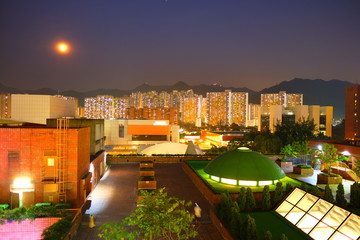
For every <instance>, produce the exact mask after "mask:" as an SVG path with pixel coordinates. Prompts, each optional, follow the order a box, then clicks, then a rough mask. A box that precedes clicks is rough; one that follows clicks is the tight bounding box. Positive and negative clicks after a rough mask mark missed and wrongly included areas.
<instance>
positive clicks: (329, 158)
mask: <svg viewBox="0 0 360 240" xmlns="http://www.w3.org/2000/svg"><path fill="white" fill-rule="evenodd" d="M316 159H320V160H322V161H323V162H324V163H325V164H326V169H327V171H328V172H329V175H330V174H331V165H332V164H334V163H336V162H342V161H348V160H349V158H348V157H346V156H344V155H339V154H338V153H337V148H335V146H334V145H332V144H328V143H324V144H323V145H322V149H319V150H317V151H316Z"/></svg>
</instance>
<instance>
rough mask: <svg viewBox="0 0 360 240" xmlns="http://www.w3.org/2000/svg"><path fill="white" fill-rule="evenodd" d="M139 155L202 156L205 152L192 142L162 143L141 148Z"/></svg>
mask: <svg viewBox="0 0 360 240" xmlns="http://www.w3.org/2000/svg"><path fill="white" fill-rule="evenodd" d="M138 153H140V154H145V155H148V156H151V155H153V154H170V155H171V154H174V155H177V154H192V155H200V154H203V152H202V151H201V150H200V148H199V146H196V145H194V144H193V143H192V142H189V144H181V143H173V142H168V143H160V144H155V145H151V146H148V147H145V148H139V150H138Z"/></svg>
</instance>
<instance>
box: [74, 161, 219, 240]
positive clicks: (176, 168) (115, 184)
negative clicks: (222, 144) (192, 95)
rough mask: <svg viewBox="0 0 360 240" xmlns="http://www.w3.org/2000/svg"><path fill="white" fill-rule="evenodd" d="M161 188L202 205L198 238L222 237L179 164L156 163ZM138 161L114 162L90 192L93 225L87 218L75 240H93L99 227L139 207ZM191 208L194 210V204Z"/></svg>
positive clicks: (212, 238) (206, 203) (89, 211)
mask: <svg viewBox="0 0 360 240" xmlns="http://www.w3.org/2000/svg"><path fill="white" fill-rule="evenodd" d="M154 169H155V176H156V179H157V181H158V188H161V187H166V189H167V190H166V191H167V192H168V193H169V195H171V196H175V197H178V198H180V199H184V200H187V201H192V202H193V203H195V202H196V203H198V204H199V205H200V207H201V208H202V220H201V223H200V228H199V233H200V236H199V237H198V238H197V239H199V240H200V239H201V240H221V239H222V237H221V236H220V234H219V232H218V231H217V229H216V228H215V227H214V226H213V224H212V223H211V222H210V218H209V214H208V212H209V209H210V205H209V204H208V202H207V200H206V199H205V198H204V197H203V195H202V194H201V193H200V192H199V191H198V189H197V188H196V187H195V186H194V184H193V183H192V182H191V180H190V179H189V177H188V176H187V175H186V174H185V173H184V171H183V170H182V168H181V164H179V163H157V164H155V165H154ZM138 176H139V164H119V165H112V166H111V168H110V171H108V172H107V174H106V175H105V176H104V177H103V178H102V180H101V181H100V183H99V184H98V185H97V187H96V188H95V190H94V191H93V192H92V193H91V197H90V199H92V204H91V207H90V209H89V210H87V211H86V214H92V215H94V217H95V225H96V227H94V228H92V229H91V228H89V226H88V221H87V220H86V219H85V220H84V221H83V225H82V226H80V228H79V230H78V233H77V235H76V237H75V239H79V240H92V239H100V238H99V237H97V235H98V233H99V231H98V227H99V226H100V225H101V224H103V223H105V222H111V221H120V220H121V219H124V218H125V217H127V216H129V215H130V214H131V213H132V212H133V211H134V210H135V208H136V204H135V201H136V196H137V179H138ZM189 210H190V211H192V210H193V208H192V207H191V208H190V209H189Z"/></svg>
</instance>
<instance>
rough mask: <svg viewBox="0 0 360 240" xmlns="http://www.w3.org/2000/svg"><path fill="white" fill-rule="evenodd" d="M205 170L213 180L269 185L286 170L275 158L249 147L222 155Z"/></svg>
mask: <svg viewBox="0 0 360 240" xmlns="http://www.w3.org/2000/svg"><path fill="white" fill-rule="evenodd" d="M204 171H205V172H206V173H207V174H209V175H210V178H212V179H213V180H216V181H219V182H223V183H229V184H233V185H254V186H256V185H267V184H273V183H275V182H274V181H276V180H279V179H281V178H284V177H285V173H284V171H283V170H282V169H281V168H280V167H279V166H278V165H277V164H276V163H275V162H274V161H273V160H271V159H270V158H268V157H267V156H265V155H263V154H261V153H258V152H253V151H251V150H250V149H248V148H239V149H236V150H233V151H229V152H226V153H224V154H222V155H220V156H219V157H217V158H215V159H214V160H212V161H211V162H210V163H209V164H208V165H207V166H206V167H205V168H204ZM222 179H223V180H222Z"/></svg>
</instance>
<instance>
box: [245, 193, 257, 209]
mask: <svg viewBox="0 0 360 240" xmlns="http://www.w3.org/2000/svg"><path fill="white" fill-rule="evenodd" d="M255 208H256V202H255V198H254V194H253V192H252V191H251V188H249V187H248V188H247V189H246V202H245V211H248V212H251V211H253V210H254V209H255Z"/></svg>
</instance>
